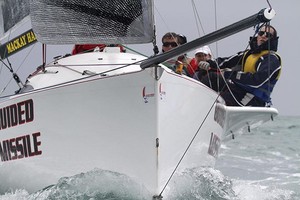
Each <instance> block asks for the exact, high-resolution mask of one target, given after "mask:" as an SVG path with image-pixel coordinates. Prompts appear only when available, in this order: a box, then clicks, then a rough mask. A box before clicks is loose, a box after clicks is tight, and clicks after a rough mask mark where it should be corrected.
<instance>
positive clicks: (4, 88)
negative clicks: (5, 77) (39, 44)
mask: <svg viewBox="0 0 300 200" xmlns="http://www.w3.org/2000/svg"><path fill="white" fill-rule="evenodd" d="M35 45H36V44H33V45H32V46H31V48H30V50H29V52H28V53H27V54H26V56H25V57H24V59H23V60H22V62H21V64H20V65H19V67H18V68H17V70H16V72H18V71H19V70H20V68H21V67H22V66H23V64H24V62H25V61H26V60H27V58H28V56H29V54H30V53H31V51H32V50H33V48H34V47H35ZM0 62H2V63H3V64H4V65H5V66H7V64H6V63H4V61H3V60H2V59H0ZM8 69H9V68H8ZM12 80H13V77H11V78H10V79H9V81H8V82H7V84H6V85H5V86H4V87H3V89H2V90H1V91H0V96H1V95H2V94H3V92H4V91H5V90H6V88H7V86H8V85H9V84H10V82H11V81H12Z"/></svg>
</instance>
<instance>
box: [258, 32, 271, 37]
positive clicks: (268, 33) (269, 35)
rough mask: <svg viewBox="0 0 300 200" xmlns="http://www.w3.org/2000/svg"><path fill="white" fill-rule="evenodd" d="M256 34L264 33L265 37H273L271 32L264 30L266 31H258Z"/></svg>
mask: <svg viewBox="0 0 300 200" xmlns="http://www.w3.org/2000/svg"><path fill="white" fill-rule="evenodd" d="M257 34H258V35H259V36H263V35H266V37H267V38H272V37H273V34H272V33H270V32H266V31H259V32H258V33H257Z"/></svg>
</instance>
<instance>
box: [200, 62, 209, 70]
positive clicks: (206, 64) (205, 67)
mask: <svg viewBox="0 0 300 200" xmlns="http://www.w3.org/2000/svg"><path fill="white" fill-rule="evenodd" d="M198 67H199V69H204V70H209V69H210V64H209V63H208V62H206V61H200V62H199V64H198Z"/></svg>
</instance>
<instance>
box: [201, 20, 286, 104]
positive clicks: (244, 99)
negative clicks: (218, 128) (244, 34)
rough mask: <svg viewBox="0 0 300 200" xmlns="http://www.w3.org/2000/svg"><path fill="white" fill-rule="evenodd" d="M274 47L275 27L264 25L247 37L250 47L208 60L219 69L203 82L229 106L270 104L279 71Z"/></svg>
mask: <svg viewBox="0 0 300 200" xmlns="http://www.w3.org/2000/svg"><path fill="white" fill-rule="evenodd" d="M277 46H278V36H277V31H276V29H275V28H274V27H273V26H271V25H263V26H262V27H261V28H260V30H259V31H258V33H257V36H256V37H253V38H252V37H251V38H250V50H246V51H242V52H239V53H237V54H236V55H233V56H231V57H225V58H217V59H216V60H215V62H213V61H209V65H210V67H211V68H213V69H217V68H219V69H220V71H221V72H219V73H218V72H210V73H209V76H206V77H204V78H203V79H202V82H203V83H204V84H206V85H207V86H209V87H211V88H212V89H214V90H215V91H218V92H220V95H221V96H222V97H223V98H224V100H225V102H226V105H228V106H269V105H271V97H270V96H271V92H272V91H273V88H274V86H275V84H276V82H277V80H278V79H279V76H280V72H281V58H280V56H279V55H278V54H277V53H276V52H277ZM204 64H205V63H204ZM206 64H207V63H206ZM199 67H201V65H199ZM206 67H207V66H206ZM217 71H219V70H217ZM221 74H222V76H220V75H221ZM224 79H225V80H224Z"/></svg>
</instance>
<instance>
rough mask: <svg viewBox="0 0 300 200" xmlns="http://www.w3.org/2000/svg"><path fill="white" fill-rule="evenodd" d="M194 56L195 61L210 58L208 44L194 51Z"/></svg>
mask: <svg viewBox="0 0 300 200" xmlns="http://www.w3.org/2000/svg"><path fill="white" fill-rule="evenodd" d="M195 58H196V60H197V62H200V61H207V60H210V59H211V50H210V48H209V47H208V46H203V47H200V48H198V49H196V51H195Z"/></svg>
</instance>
